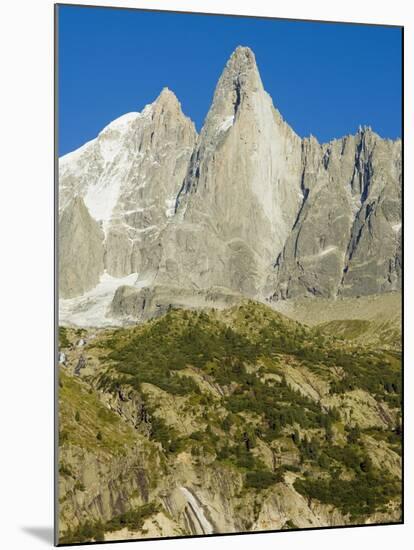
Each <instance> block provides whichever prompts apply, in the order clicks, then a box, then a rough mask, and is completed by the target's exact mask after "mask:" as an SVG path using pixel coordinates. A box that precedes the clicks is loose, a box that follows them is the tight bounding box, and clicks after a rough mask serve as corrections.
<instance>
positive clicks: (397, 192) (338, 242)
mask: <svg viewBox="0 0 414 550" xmlns="http://www.w3.org/2000/svg"><path fill="white" fill-rule="evenodd" d="M59 189H60V201H59V202H60V208H61V211H62V213H63V212H66V211H67V208H69V205H70V204H72V203H73V201H74V200H76V198H77V197H81V198H82V200H83V203H84V208H85V209H87V212H88V213H89V216H90V217H91V219H93V220H95V221H96V223H98V224H100V226H101V229H102V231H103V234H104V238H103V250H104V253H103V267H102V260H101V259H100V257H99V258H97V257H96V254H98V255H102V253H101V252H97V251H98V249H99V250H100V249H101V248H102V245H101V244H99V245H98V244H97V241H98V240H102V238H101V237H99V238H97V233H96V230H95V231H92V232H91V237H90V240H91V242H90V243H88V244H85V245H84V246H83V249H85V250H88V249H90V250H92V251H94V254H95V256H94V257H95V258H96V267H95V269H91V267H90V266H89V264H88V262H85V261H84V260H83V258H84V256H82V258H81V260H80V261H76V259H75V258H73V256H72V255H71V254H70V253H69V255H68V253H67V252H68V249H70V250H75V249H76V246H77V244H76V243H77V241H76V239H79V233H82V232H83V234H84V238H85V239H88V237H87V235H86V233H85V232H84V230H83V229H82V224H81V221H80V219H79V217H78V218H77V219H79V221H78V222H76V223H79V224H80V228H79V229H78V228H77V226H76V223H75V220H73V221H72V223H68V222H67V221H66V222H65V221H62V223H61V227H60V233H61V240H62V243H63V245H62V247H61V251H60V261H61V269H60V271H59V272H60V281H61V284H60V289H61V298H62V299H63V300H62V301H61V306H62V308H61V312H62V318H63V320H64V322H69V323H71V322H72V323H75V324H76V323H78V322H79V315H78V314H77V312H78V311H79V310H81V311H84V312H86V310H87V309H88V304H89V307H90V308H91V307H95V306H96V305H97V304H98V302H99V308H100V309H99V310H100V311H102V312H103V314H102V316H101V317H102V318H101V320H100V321H99V320H96V316H92V317H93V318H94V320H95V323H97V324H110V323H111V322H114V323H122V322H126V321H127V320H131V319H133V318H135V319H136V320H139V319H145V318H148V317H150V316H152V315H156V314H157V313H159V311H160V309H159V308H161V310H162V309H165V308H167V307H168V305H169V304H176V305H179V304H181V305H182V302H183V300H185V303H186V304H187V305H191V301H192V302H193V305H194V307H199V305H200V304H201V305H202V304H205V303H206V302H209V301H210V299H211V296H212V295H214V294H215V293H216V294H217V296H218V297H219V303H226V302H228V301H230V302H231V300H232V297H234V296H235V295H240V296H243V295H244V296H250V297H254V298H256V299H259V300H262V301H264V300H266V301H268V302H269V301H273V302H275V301H278V300H285V299H292V298H293V299H297V298H301V297H305V296H310V297H326V298H341V297H352V296H360V295H373V294H378V293H384V292H390V291H398V290H399V289H400V287H401V231H402V229H401V142H400V140H396V141H391V140H387V139H382V138H380V137H379V136H378V135H377V134H375V132H373V131H372V130H371V129H370V128H360V129H359V130H358V132H357V133H356V134H355V135H350V136H346V137H344V138H342V139H336V140H333V141H331V142H330V143H327V144H322V145H321V144H319V143H318V141H317V140H316V139H315V138H314V137H310V138H305V139H301V138H299V137H298V136H297V135H296V134H295V132H294V131H293V130H292V129H291V128H290V127H289V125H288V124H287V123H286V122H284V120H283V119H282V117H281V115H280V113H279V112H278V111H277V109H276V108H275V107H274V106H273V103H272V100H271V98H270V97H269V95H268V94H267V93H266V92H265V90H264V88H263V84H262V81H261V78H260V75H259V71H258V68H257V65H256V60H255V57H254V54H253V52H252V51H251V50H250V49H249V48H245V47H238V48H237V49H236V50H235V52H234V53H233V54H232V56H231V57H230V59H229V61H228V62H227V64H226V66H225V68H224V70H223V73H222V75H221V77H220V79H219V81H218V84H217V87H216V90H215V94H214V98H213V102H212V105H211V108H210V110H209V112H208V115H207V117H206V120H205V123H204V126H203V128H202V130H201V133H200V135H199V136H197V134H196V132H195V129H194V125H193V123H192V122H191V121H190V120H189V119H188V118H187V117H185V116H184V115H183V113H182V111H181V108H180V104H179V103H178V101H177V99H176V97H175V96H174V94H173V93H172V92H171V91H169V90H168V89H164V90H163V91H162V92H161V94H160V96H159V97H158V98H157V100H156V101H155V102H154V103H152V104H150V105H148V106H147V107H145V109H144V110H143V111H142V112H141V113H129V114H127V115H124V116H123V117H121V118H119V119H117V120H115V121H114V122H112V123H111V124H109V126H107V127H106V128H105V129H104V130H103V131H102V132H101V133H100V134H99V136H98V137H97V138H96V139H95V140H92V141H91V142H89V143H87V144H85V145H84V146H83V147H81V148H80V149H78V150H77V151H75V152H73V153H70V154H68V155H66V156H65V157H63V158H62V159H60V163H59ZM62 215H63V214H62ZM65 216H66V217H67V216H68V214H65ZM83 217H84V218H85V215H84V216H83ZM62 220H63V218H62ZM89 223H90V222H89ZM132 275H136V276H135V277H133V278H132V279H131V282H129V281H128V282H127V283H125V280H124V279H125V277H128V276H132ZM100 277H101V278H100ZM102 277H103V278H102ZM108 277H109V278H111V279H110V281H111V292H103V293H102V292H101V290H100V288H101V287H100V286H99V284H100V283H102V282H105V281H108V280H109V279H108ZM68 281H72V283H70V285H69V282H68ZM75 281H76V282H75ZM131 283H132V284H131ZM125 284H127V285H128V288H126V287H125ZM93 286H95V287H96V292H92V295H91V296H89V297H88V299H87V300H84V299H83V296H85V292H90V291H91V289H92V290H93ZM105 288H108V286H105ZM226 296H228V298H226ZM66 298H70V299H71V300H72V301H68V302H65V300H64V299H66ZM90 298H91V299H90ZM111 302H112V305H111ZM150 303H153V304H156V305H154V306H152V307H149V304H150ZM132 304H140V306H139V307H138V309H137V308H136V307H135V305H132ZM124 306H125V309H123V308H124ZM131 312H133V313H131ZM86 317H87V318H90V317H91V316H88V315H86ZM105 317H106V318H105ZM81 324H82V323H81ZM83 324H85V323H83Z"/></svg>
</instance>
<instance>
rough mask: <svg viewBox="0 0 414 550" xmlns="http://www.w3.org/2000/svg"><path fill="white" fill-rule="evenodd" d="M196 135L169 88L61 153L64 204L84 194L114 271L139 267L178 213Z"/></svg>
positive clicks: (111, 272)
mask: <svg viewBox="0 0 414 550" xmlns="http://www.w3.org/2000/svg"><path fill="white" fill-rule="evenodd" d="M195 139H196V131H195V128H194V124H193V123H192V122H191V121H190V120H189V119H188V118H187V117H185V116H184V115H183V113H182V111H181V107H180V104H179V102H178V100H177V98H176V97H175V95H174V94H173V93H172V92H171V91H170V90H168V89H167V88H164V90H163V91H162V92H161V94H160V95H159V97H158V98H157V99H156V101H155V102H154V103H152V104H150V105H147V106H146V107H145V109H144V110H143V111H142V112H141V113H129V114H127V115H124V116H122V117H120V118H119V119H117V120H115V121H114V122H112V123H111V124H109V125H108V126H107V127H106V128H104V130H102V132H101V133H100V134H99V136H98V137H97V138H96V139H95V140H93V141H91V142H88V143H87V144H86V145H84V146H83V147H81V148H80V149H78V150H77V151H74V152H73V153H69V154H68V155H65V156H64V157H63V158H62V159H61V160H60V164H59V189H60V200H59V205H60V209H64V208H65V205H66V204H67V202H68V201H70V200H71V198H72V197H73V196H79V197H82V198H83V200H84V202H85V204H86V206H87V208H88V210H89V212H90V214H91V216H92V217H93V218H94V219H96V220H97V222H99V223H100V224H101V226H102V230H103V232H104V234H105V241H104V246H105V270H106V271H107V273H108V274H109V275H112V276H113V277H124V276H126V275H129V274H130V273H135V272H139V271H140V270H141V267H142V261H143V260H142V259H143V257H144V258H145V256H146V254H149V253H150V252H149V250H150V249H151V247H152V245H153V243H154V242H155V241H156V239H157V236H158V234H159V233H160V231H161V230H162V229H163V227H164V226H165V224H166V223H167V221H168V219H169V218H170V217H171V216H172V215H173V213H174V210H175V201H176V198H177V194H178V192H179V190H180V188H181V185H182V181H183V179H184V176H185V173H186V170H187V165H188V160H189V158H190V156H191V153H192V151H193V148H194V143H195ZM61 231H64V228H61ZM68 238H69V236H68ZM61 256H62V255H61Z"/></svg>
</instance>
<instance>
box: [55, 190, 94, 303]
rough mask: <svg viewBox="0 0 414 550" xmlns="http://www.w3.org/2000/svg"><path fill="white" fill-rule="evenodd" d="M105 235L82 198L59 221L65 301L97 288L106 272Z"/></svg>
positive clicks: (65, 211)
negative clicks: (104, 259)
mask: <svg viewBox="0 0 414 550" xmlns="http://www.w3.org/2000/svg"><path fill="white" fill-rule="evenodd" d="M103 239H104V235H103V232H102V230H101V228H100V226H99V224H98V222H97V221H95V220H94V219H93V218H92V217H91V216H90V214H89V212H88V209H87V208H86V206H85V203H84V202H83V200H82V199H81V198H80V197H76V198H74V199H73V200H72V201H70V202H69V203H68V204H67V206H66V207H65V209H64V210H63V211H62V213H61V216H60V218H59V282H60V294H61V297H62V298H71V297H73V296H76V295H78V294H82V293H84V292H86V291H87V290H89V289H91V288H93V287H94V286H96V285H97V284H98V282H99V277H100V276H101V274H102V273H103V270H104V261H103V258H104V247H103Z"/></svg>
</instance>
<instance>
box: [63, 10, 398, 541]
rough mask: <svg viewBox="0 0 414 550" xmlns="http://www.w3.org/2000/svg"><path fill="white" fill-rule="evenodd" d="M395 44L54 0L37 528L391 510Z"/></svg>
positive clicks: (387, 37)
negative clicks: (49, 254)
mask: <svg viewBox="0 0 414 550" xmlns="http://www.w3.org/2000/svg"><path fill="white" fill-rule="evenodd" d="M402 36H403V29H402V27H393V26H386V25H365V24H353V23H334V22H332V23H329V22H326V23H323V22H312V21H298V20H282V19H273V18H260V17H255V18H253V17H240V16H231V15H207V14H196V13H179V12H166V11H164V12H162V11H152V10H136V9H123V8H107V7H105V8H103V7H102V8H100V7H83V6H75V5H57V6H56V148H57V149H56V190H57V204H56V219H57V227H56V229H57V237H56V248H57V253H56V260H57V265H56V267H57V269H56V273H57V285H56V289H57V292H56V293H57V323H56V325H57V326H56V331H57V349H56V363H57V365H56V544H59V545H67V544H77V543H91V542H107V541H121V540H137V539H158V538H171V537H191V536H200V535H220V534H226V533H227V534H229V533H233V534H235V533H239V534H242V533H244V534H247V533H255V532H264V531H280V530H287V529H291V530H292V529H293V530H298V529H299V530H300V529H314V528H326V527H346V526H352V525H367V524H395V523H401V522H402V521H403V510H402V357H401V354H402V323H401V319H402V142H401V138H402V116H401V114H402Z"/></svg>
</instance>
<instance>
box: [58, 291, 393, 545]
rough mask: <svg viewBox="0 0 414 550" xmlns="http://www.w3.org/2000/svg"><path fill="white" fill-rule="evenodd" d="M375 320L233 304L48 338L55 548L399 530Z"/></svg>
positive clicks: (389, 368)
mask: <svg viewBox="0 0 414 550" xmlns="http://www.w3.org/2000/svg"><path fill="white" fill-rule="evenodd" d="M396 299H397V300H398V299H399V298H398V297H396ZM388 306H389V304H388ZM371 307H373V306H371ZM375 308H377V309H378V305H377V304H375ZM365 309H366V308H365ZM302 310H303V307H302ZM377 313H378V312H376V314H377ZM332 322H333V323H334V325H332ZM375 323H380V325H378V324H377V325H376V324H375ZM381 323H382V321H381V319H380V316H378V315H376V320H375V319H371V320H368V319H365V320H363V321H360V320H355V319H354V320H352V319H347V320H344V321H338V320H337V321H330V322H328V323H324V324H317V325H316V326H313V327H309V326H308V325H304V324H301V323H299V322H296V321H294V320H292V319H290V318H288V317H285V316H284V315H281V314H280V313H277V312H275V311H273V310H272V309H270V308H269V307H267V306H265V305H263V304H259V303H256V302H252V301H243V302H242V303H240V304H238V305H234V306H232V307H230V308H227V309H223V310H217V309H211V308H210V309H206V310H202V311H195V310H188V309H170V310H169V311H168V312H167V313H165V314H164V315H162V316H160V317H159V318H157V319H154V320H151V321H148V322H146V323H143V324H141V325H135V326H130V327H124V328H105V329H79V328H64V327H61V329H60V366H59V532H60V539H59V542H60V543H73V542H84V541H91V540H121V539H126V538H145V537H163V536H164V537H165V536H179V535H191V534H208V533H226V532H247V531H263V530H279V529H294V528H308V527H321V526H340V525H351V524H365V523H388V522H399V521H400V519H401V353H400V346H399V344H400V342H399V339H398V338H396V337H395V334H397V333H399V331H400V326H399V324H398V322H394V325H393V326H392V323H391V322H390V324H389V325H388V327H387V330H385V329H384V325H383V324H382V325H381ZM378 326H382V327H383V332H382V333H380V338H379V339H376V338H375V332H376V329H375V327H377V328H378ZM391 328H393V329H394V330H395V333H393V332H392V331H391ZM386 334H390V335H391V337H390V338H389V339H388V340H387V338H385V335H386Z"/></svg>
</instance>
